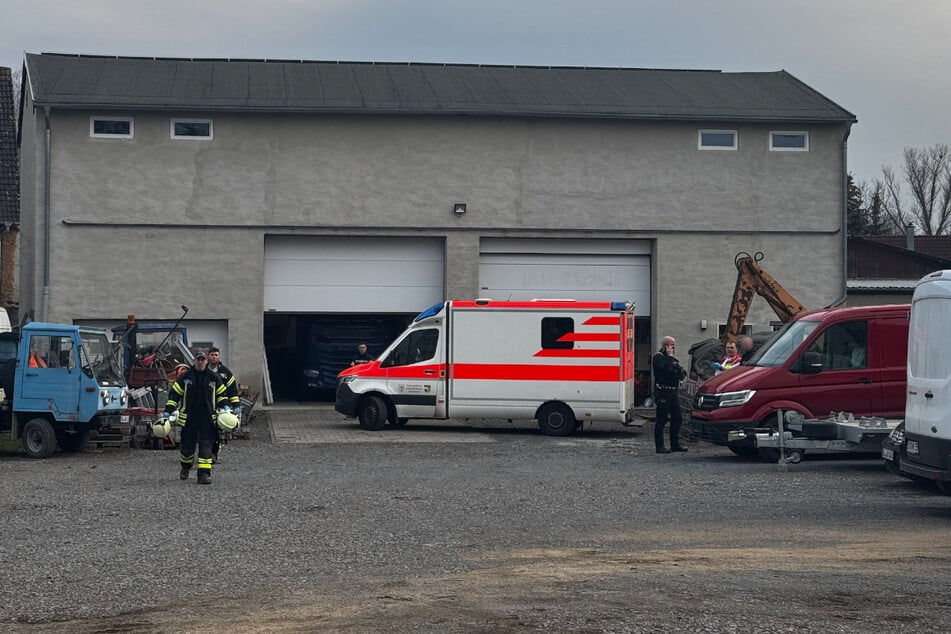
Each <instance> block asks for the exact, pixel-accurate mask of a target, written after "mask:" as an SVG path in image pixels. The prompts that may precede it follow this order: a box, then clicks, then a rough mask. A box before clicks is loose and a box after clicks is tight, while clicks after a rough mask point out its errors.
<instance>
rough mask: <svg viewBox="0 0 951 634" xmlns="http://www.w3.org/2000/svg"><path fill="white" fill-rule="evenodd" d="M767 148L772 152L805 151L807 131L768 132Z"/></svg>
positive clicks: (807, 145)
mask: <svg viewBox="0 0 951 634" xmlns="http://www.w3.org/2000/svg"><path fill="white" fill-rule="evenodd" d="M769 149H770V150H771V151H774V152H806V151H808V150H809V133H808V132H770V133H769Z"/></svg>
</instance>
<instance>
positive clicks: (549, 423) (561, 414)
mask: <svg viewBox="0 0 951 634" xmlns="http://www.w3.org/2000/svg"><path fill="white" fill-rule="evenodd" d="M575 422H576V420H575V413H574V412H572V411H571V408H570V407H568V406H567V405H565V404H564V403H549V404H548V405H545V406H544V407H543V408H542V409H541V411H540V412H538V426H539V427H541V430H542V433H543V434H545V435H546V436H567V435H568V434H570V433H571V432H573V431H574V430H575Z"/></svg>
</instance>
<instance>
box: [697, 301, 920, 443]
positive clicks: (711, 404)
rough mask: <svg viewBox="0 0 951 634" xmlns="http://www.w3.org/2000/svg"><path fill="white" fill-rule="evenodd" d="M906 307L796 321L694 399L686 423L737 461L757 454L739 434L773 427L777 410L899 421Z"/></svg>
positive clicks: (822, 313) (831, 312)
mask: <svg viewBox="0 0 951 634" xmlns="http://www.w3.org/2000/svg"><path fill="white" fill-rule="evenodd" d="M909 311H910V305H908V304H896V305H888V306H856V307H849V308H826V309H821V310H813V311H808V312H805V313H801V314H800V315H797V316H796V318H795V319H793V320H792V321H790V322H789V323H787V324H786V325H785V326H783V328H782V330H780V331H779V332H777V333H776V336H774V337H773V338H772V339H770V340H769V342H768V343H767V344H766V345H764V346H763V347H762V348H761V349H760V350H759V351H758V352H757V353H756V354H755V355H754V356H753V358H752V359H750V360H749V362H748V363H747V364H746V365H742V366H739V367H736V368H733V369H732V370H727V371H726V372H723V373H721V374H719V375H717V376H715V377H713V378H711V379H709V380H708V381H706V382H705V383H703V384H702V385H701V386H700V387H699V388H697V392H696V394H695V395H694V399H693V404H692V409H691V411H690V425H691V427H692V429H693V431H694V432H695V433H698V434H699V436H700V438H702V439H703V440H706V441H708V442H712V443H715V444H718V445H724V446H726V447H729V448H730V449H731V450H732V451H733V452H734V453H736V454H738V455H754V454H755V453H756V449H755V448H754V447H753V446H752V443H751V441H750V440H748V439H746V438H745V436H744V435H743V434H742V433H734V434H731V433H730V432H736V431H741V430H745V429H750V428H754V427H776V412H777V410H795V411H797V412H799V413H801V414H802V415H804V416H805V417H806V418H824V417H825V416H827V415H828V414H829V413H830V412H852V413H853V414H854V415H855V416H883V417H898V418H900V417H902V416H903V415H904V412H905V363H906V358H907V354H908V315H909Z"/></svg>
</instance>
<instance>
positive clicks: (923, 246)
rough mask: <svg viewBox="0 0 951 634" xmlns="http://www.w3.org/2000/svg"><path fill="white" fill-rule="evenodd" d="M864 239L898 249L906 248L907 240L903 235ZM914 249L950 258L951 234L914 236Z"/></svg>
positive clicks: (866, 237)
mask: <svg viewBox="0 0 951 634" xmlns="http://www.w3.org/2000/svg"><path fill="white" fill-rule="evenodd" d="M865 239H867V240H872V241H874V242H880V243H882V244H887V245H889V246H891V247H895V248H898V249H907V248H908V241H907V238H906V237H905V236H865ZM914 251H915V253H923V254H925V255H930V256H931V257H934V258H942V259H944V260H951V236H915V237H914Z"/></svg>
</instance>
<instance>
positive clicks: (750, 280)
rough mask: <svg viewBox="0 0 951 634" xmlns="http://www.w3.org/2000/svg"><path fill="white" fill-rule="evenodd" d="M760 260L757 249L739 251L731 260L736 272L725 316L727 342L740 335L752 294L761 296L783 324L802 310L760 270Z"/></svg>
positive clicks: (798, 302)
mask: <svg viewBox="0 0 951 634" xmlns="http://www.w3.org/2000/svg"><path fill="white" fill-rule="evenodd" d="M762 259H763V254H762V252H760V251H757V252H756V254H755V255H750V254H749V253H746V252H745V251H741V252H739V253H737V254H736V257H735V258H734V259H733V263H734V264H735V265H736V271H737V274H736V288H735V289H734V290H733V302H732V303H731V304H730V316H729V318H728V319H727V329H726V340H727V341H736V338H737V337H739V336H740V332H742V329H743V324H744V323H745V322H746V315H747V313H749V311H750V303H751V302H752V301H753V295H754V294H756V295H759V296H760V297H762V298H763V299H765V300H766V302H767V303H768V304H769V305H770V307H772V309H773V311H774V312H775V313H776V316H777V317H779V319H780V321H782V322H783V323H786V322H787V321H789V320H790V319H792V318H793V317H795V316H796V315H798V314H799V313H801V312H803V311H804V310H806V307H805V306H803V305H802V303H801V302H800V301H799V300H798V299H796V298H795V297H793V296H792V294H791V293H790V292H789V291H787V290H786V289H785V288H783V285H782V284H780V283H779V282H777V281H776V280H775V279H773V277H772V276H771V275H770V274H769V273H767V272H766V271H764V270H763V267H761V266H760V265H759V261H760V260H762Z"/></svg>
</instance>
